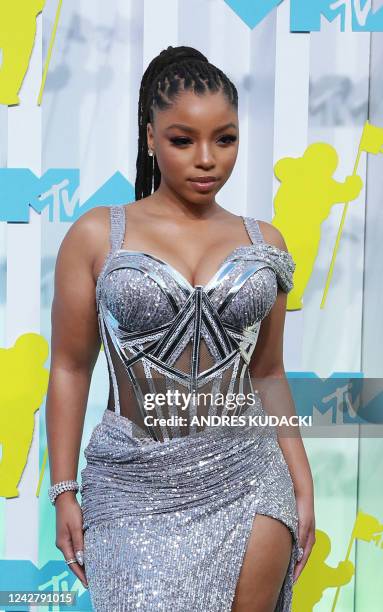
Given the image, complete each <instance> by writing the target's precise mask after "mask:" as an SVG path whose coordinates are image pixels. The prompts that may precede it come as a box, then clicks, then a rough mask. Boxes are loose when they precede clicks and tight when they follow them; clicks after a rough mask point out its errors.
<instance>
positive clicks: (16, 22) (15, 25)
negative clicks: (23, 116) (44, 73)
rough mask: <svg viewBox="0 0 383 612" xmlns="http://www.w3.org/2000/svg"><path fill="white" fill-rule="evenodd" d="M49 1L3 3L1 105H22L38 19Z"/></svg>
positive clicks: (10, 0) (7, 0) (0, 17)
mask: <svg viewBox="0 0 383 612" xmlns="http://www.w3.org/2000/svg"><path fill="white" fill-rule="evenodd" d="M44 5H45V0H3V1H2V2H0V49H1V51H2V62H1V65H0V104H7V105H11V104H19V103H20V98H19V96H18V93H19V91H20V88H21V85H22V83H23V80H24V77H25V74H26V72H27V70H28V66H29V61H30V57H31V53H32V49H33V45H34V41H35V35H36V17H37V15H38V14H39V13H41V11H42V10H43V8H44Z"/></svg>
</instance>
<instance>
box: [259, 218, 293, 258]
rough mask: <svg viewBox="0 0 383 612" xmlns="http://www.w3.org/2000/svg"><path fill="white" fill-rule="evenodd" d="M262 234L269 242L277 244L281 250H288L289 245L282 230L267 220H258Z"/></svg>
mask: <svg viewBox="0 0 383 612" xmlns="http://www.w3.org/2000/svg"><path fill="white" fill-rule="evenodd" d="M258 225H259V229H260V230H261V233H262V236H263V238H264V240H265V242H267V243H268V244H271V245H273V246H276V247H277V248H278V249H280V250H281V251H287V250H288V249H287V245H286V242H285V239H284V238H283V235H282V234H281V232H280V230H279V229H278V228H277V227H275V226H274V225H272V224H271V223H268V222H267V221H258Z"/></svg>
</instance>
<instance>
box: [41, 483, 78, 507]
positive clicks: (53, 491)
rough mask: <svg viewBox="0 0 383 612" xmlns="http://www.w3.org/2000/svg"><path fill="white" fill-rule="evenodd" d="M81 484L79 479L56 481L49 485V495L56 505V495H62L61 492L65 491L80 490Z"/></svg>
mask: <svg viewBox="0 0 383 612" xmlns="http://www.w3.org/2000/svg"><path fill="white" fill-rule="evenodd" d="M78 490H79V484H78V482H77V480H62V481H61V482H56V484H54V485H53V486H51V487H49V489H48V495H49V499H50V500H51V502H52V504H53V505H55V501H56V497H57V496H58V495H60V493H64V491H76V492H77V491H78Z"/></svg>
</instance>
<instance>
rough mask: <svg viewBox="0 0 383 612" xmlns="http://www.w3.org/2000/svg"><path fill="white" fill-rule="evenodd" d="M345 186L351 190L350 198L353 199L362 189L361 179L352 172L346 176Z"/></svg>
mask: <svg viewBox="0 0 383 612" xmlns="http://www.w3.org/2000/svg"><path fill="white" fill-rule="evenodd" d="M346 186H347V188H350V189H351V191H352V192H353V194H354V195H353V197H351V198H350V200H355V199H356V198H357V197H358V196H359V194H360V192H361V191H362V189H363V181H362V179H361V178H360V176H359V175H358V174H352V175H351V176H348V177H347V178H346Z"/></svg>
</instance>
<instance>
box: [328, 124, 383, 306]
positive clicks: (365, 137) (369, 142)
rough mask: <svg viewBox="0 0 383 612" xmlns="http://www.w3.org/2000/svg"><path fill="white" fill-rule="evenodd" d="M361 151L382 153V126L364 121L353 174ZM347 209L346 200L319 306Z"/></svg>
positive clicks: (332, 264)
mask: <svg viewBox="0 0 383 612" xmlns="http://www.w3.org/2000/svg"><path fill="white" fill-rule="evenodd" d="M362 151H365V152H366V153H372V154H374V155H377V154H378V153H383V128H381V127H379V126H377V125H372V124H371V123H369V121H368V120H367V121H366V123H365V124H364V127H363V133H362V137H361V139H360V143H359V147H358V154H357V156H356V160H355V164H354V171H353V176H355V175H356V171H357V169H358V165H359V160H360V156H361V154H362ZM347 209H348V202H347V203H346V204H345V205H344V207H343V213H342V219H341V222H340V225H339V229H338V234H337V237H336V241H335V247H334V252H333V254H332V258H331V263H330V268H329V271H328V273H327V279H326V285H325V289H324V292H323V297H322V301H321V305H320V307H321V308H324V305H325V303H326V297H327V293H328V288H329V286H330V281H331V277H332V273H333V271H334V265H335V258H336V254H337V252H338V247H339V242H340V237H341V235H342V230H343V225H344V221H345V218H346V213H347Z"/></svg>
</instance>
